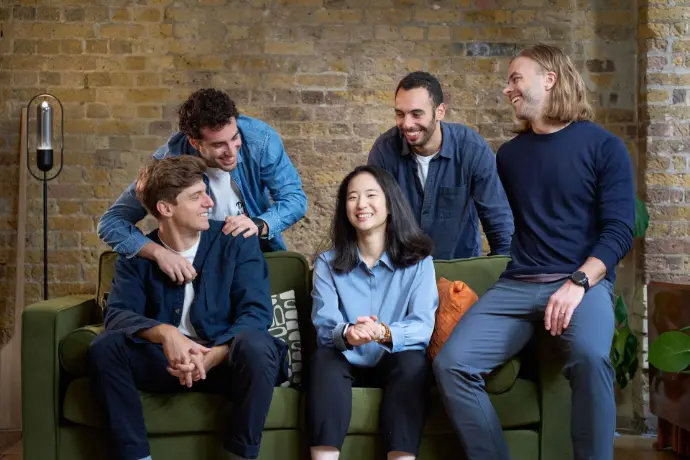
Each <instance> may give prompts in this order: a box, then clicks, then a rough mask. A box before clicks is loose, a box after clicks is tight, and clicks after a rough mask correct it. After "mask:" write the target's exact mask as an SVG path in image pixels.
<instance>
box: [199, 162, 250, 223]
mask: <svg viewBox="0 0 690 460" xmlns="http://www.w3.org/2000/svg"><path fill="white" fill-rule="evenodd" d="M206 176H208V185H209V187H211V190H212V191H213V201H214V206H213V208H211V209H210V210H209V213H208V217H209V218H210V219H212V220H221V221H224V220H225V218H226V217H227V216H239V215H240V214H244V213H245V212H244V206H243V204H242V199H241V198H240V197H239V196H237V193H235V191H234V190H233V188H232V183H231V182H230V181H232V177H231V176H230V173H229V172H227V171H223V170H222V169H220V168H208V169H207V170H206Z"/></svg>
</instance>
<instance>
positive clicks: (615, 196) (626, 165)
mask: <svg viewBox="0 0 690 460" xmlns="http://www.w3.org/2000/svg"><path fill="white" fill-rule="evenodd" d="M600 154H601V155H600V157H599V159H598V161H597V166H596V174H597V184H598V187H597V194H598V202H599V209H598V222H599V239H598V240H597V243H596V244H595V245H594V248H593V249H592V252H591V254H590V258H595V259H598V260H599V261H601V263H603V265H604V266H605V267H606V272H607V273H611V272H612V271H613V270H615V269H616V265H618V262H620V261H621V259H622V258H623V257H625V256H626V254H627V253H628V252H630V249H632V241H633V225H634V223H635V182H634V179H633V170H632V162H631V161H630V155H629V154H628V150H627V149H626V147H625V144H624V143H623V141H622V140H620V139H619V138H611V139H610V140H608V141H607V142H606V143H605V144H604V145H603V146H602V149H601V152H600ZM588 274H589V273H588ZM592 275H595V273H592ZM603 276H604V274H601V277H603ZM590 283H591V280H590Z"/></svg>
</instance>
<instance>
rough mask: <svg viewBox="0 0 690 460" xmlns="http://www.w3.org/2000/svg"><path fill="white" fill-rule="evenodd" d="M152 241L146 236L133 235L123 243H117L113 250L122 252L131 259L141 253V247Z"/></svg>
mask: <svg viewBox="0 0 690 460" xmlns="http://www.w3.org/2000/svg"><path fill="white" fill-rule="evenodd" d="M150 242H151V240H150V239H149V238H148V237H146V236H143V235H132V236H130V237H129V238H127V239H126V240H124V241H123V242H122V243H120V244H118V245H116V246H115V247H114V248H113V251H115V252H117V253H118V254H122V255H123V256H125V257H126V258H128V259H131V258H132V257H134V256H136V255H137V254H139V251H141V248H143V247H144V246H146V245H147V244H148V243H150Z"/></svg>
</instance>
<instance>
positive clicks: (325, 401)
mask: <svg viewBox="0 0 690 460" xmlns="http://www.w3.org/2000/svg"><path fill="white" fill-rule="evenodd" d="M309 369H310V371H309V375H308V377H307V378H308V381H307V434H308V436H309V443H310V446H330V447H335V448H337V449H338V450H340V449H341V448H342V445H343V441H344V440H345V436H346V434H347V429H348V427H349V425H350V416H351V414H352V387H353V386H358V387H369V388H372V387H373V388H382V389H383V401H382V403H381V408H380V416H379V420H380V431H381V433H382V435H383V438H384V445H385V448H386V453H388V452H391V451H401V452H407V453H410V454H414V455H417V453H418V450H419V443H420V441H421V437H422V429H423V428H424V423H425V421H426V415H427V408H428V395H429V385H430V383H431V366H430V362H429V361H428V359H427V356H426V353H425V352H424V351H418V350H411V351H403V352H400V353H386V354H385V355H384V356H383V358H382V359H381V361H380V362H379V363H378V365H377V366H376V367H373V368H363V367H357V366H353V365H352V364H350V363H349V361H348V360H347V359H346V358H345V355H343V353H342V352H341V351H339V350H337V349H335V348H325V347H324V348H318V349H317V350H316V352H315V353H314V356H313V360H312V362H311V365H310V367H309Z"/></svg>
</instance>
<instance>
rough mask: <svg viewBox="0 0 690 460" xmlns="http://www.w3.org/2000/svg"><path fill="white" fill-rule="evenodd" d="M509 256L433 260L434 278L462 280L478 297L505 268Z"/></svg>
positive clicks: (494, 281) (493, 282)
mask: <svg viewBox="0 0 690 460" xmlns="http://www.w3.org/2000/svg"><path fill="white" fill-rule="evenodd" d="M509 260H510V257H507V256H491V257H471V258H469V259H456V260H435V261H434V271H435V272H436V279H437V280H438V279H439V278H441V277H444V278H445V279H447V280H450V281H462V282H464V283H465V284H467V285H468V286H469V287H470V289H472V290H473V291H474V292H475V294H477V295H478V296H479V297H481V296H483V295H484V293H485V292H486V291H487V290H488V289H489V288H490V287H491V286H493V285H494V284H495V283H496V281H497V280H498V278H499V276H501V273H503V271H504V270H505V268H506V265H507V264H508V261H509Z"/></svg>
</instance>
